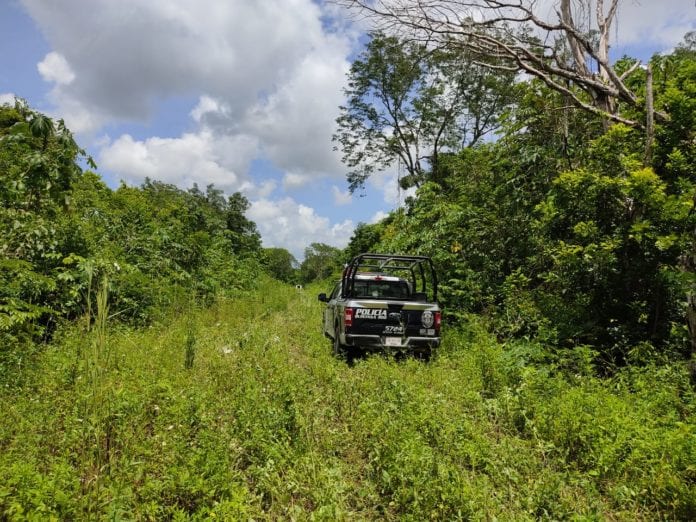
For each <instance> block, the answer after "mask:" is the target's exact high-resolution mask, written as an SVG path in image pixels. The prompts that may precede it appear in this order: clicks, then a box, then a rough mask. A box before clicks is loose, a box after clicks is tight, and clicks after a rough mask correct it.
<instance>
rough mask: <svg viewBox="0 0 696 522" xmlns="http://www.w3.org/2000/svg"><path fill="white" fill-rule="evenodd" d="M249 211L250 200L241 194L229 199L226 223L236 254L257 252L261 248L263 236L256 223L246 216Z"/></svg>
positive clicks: (238, 193) (236, 193)
mask: <svg viewBox="0 0 696 522" xmlns="http://www.w3.org/2000/svg"><path fill="white" fill-rule="evenodd" d="M248 209H249V200H248V199H247V198H245V197H244V196H243V195H242V194H241V193H240V192H235V193H234V194H232V195H231V196H230V197H229V198H227V208H226V209H225V221H226V223H227V230H228V231H229V233H230V236H231V239H232V242H233V245H234V247H233V248H234V253H236V254H243V253H247V254H248V253H252V252H257V251H258V250H259V249H260V248H261V236H260V235H259V233H258V231H257V230H256V223H254V222H253V221H250V220H249V219H247V217H246V216H245V212H246V211H247V210H248Z"/></svg>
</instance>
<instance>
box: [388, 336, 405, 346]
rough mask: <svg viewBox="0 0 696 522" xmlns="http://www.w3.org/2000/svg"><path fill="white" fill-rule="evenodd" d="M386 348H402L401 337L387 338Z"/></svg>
mask: <svg viewBox="0 0 696 522" xmlns="http://www.w3.org/2000/svg"><path fill="white" fill-rule="evenodd" d="M384 346H401V337H385V338H384Z"/></svg>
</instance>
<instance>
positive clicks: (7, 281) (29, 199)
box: [0, 101, 261, 379]
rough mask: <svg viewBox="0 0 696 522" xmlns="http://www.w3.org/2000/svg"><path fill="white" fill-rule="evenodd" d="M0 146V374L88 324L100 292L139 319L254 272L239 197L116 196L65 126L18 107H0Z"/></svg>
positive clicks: (127, 190)
mask: <svg viewBox="0 0 696 522" xmlns="http://www.w3.org/2000/svg"><path fill="white" fill-rule="evenodd" d="M0 140H1V141H0V144H1V145H2V146H1V147H0V172H2V177H0V199H1V201H0V203H1V206H0V228H1V229H2V231H3V233H2V243H0V267H1V268H2V271H1V272H0V283H1V284H0V345H2V351H1V352H0V376H1V377H0V378H3V379H4V378H9V379H11V378H12V374H13V373H14V371H15V368H14V365H16V364H20V363H21V361H22V359H23V357H24V356H25V355H26V354H27V353H28V352H30V351H31V347H32V346H33V343H34V342H35V341H38V340H41V339H43V340H48V339H50V336H51V334H52V332H53V330H54V329H55V327H56V325H57V323H59V322H60V321H62V320H65V319H76V318H78V317H80V318H82V320H83V321H84V323H85V324H86V325H87V328H89V325H90V323H91V322H92V321H93V319H94V311H95V310H96V295H97V291H98V289H99V288H100V287H101V286H102V285H106V287H107V290H108V293H109V307H110V311H111V314H112V315H113V316H114V317H115V318H116V319H117V320H118V321H122V322H127V323H131V324H146V323H147V322H149V321H150V320H151V319H152V318H153V317H154V316H155V315H156V314H157V313H158V312H159V311H162V310H168V309H169V308H170V307H172V306H176V305H178V304H181V303H184V302H187V301H188V300H190V297H191V295H192V294H193V295H194V296H196V297H197V298H198V299H199V300H201V301H204V302H211V300H212V299H213V298H214V297H215V296H216V295H219V294H225V293H228V292H230V291H234V290H235V289H240V288H246V287H248V286H249V285H250V284H251V283H252V280H253V278H254V276H255V275H256V274H257V272H258V267H257V264H256V263H252V262H248V258H249V257H250V256H253V255H255V254H258V253H259V252H260V250H261V242H260V238H259V235H258V233H257V232H256V226H255V224H254V223H251V222H250V221H249V220H247V219H246V217H245V216H244V212H245V210H246V209H247V207H248V202H247V200H246V199H245V198H244V196H242V195H241V194H234V195H232V196H230V197H228V198H226V197H225V196H224V195H223V194H222V192H221V191H219V190H217V189H215V188H214V187H213V186H212V185H211V186H208V187H207V189H206V191H205V192H203V191H201V190H199V189H198V187H196V186H194V187H193V188H191V189H189V190H181V189H178V188H176V187H174V186H172V185H166V184H163V183H159V182H156V181H149V180H147V181H146V182H145V183H144V184H143V185H142V186H141V187H128V186H126V185H121V186H120V187H119V188H118V189H116V190H111V189H110V188H108V187H107V186H106V185H105V184H104V183H103V181H101V179H100V178H99V176H98V175H97V174H95V173H93V172H91V171H87V172H84V173H83V171H82V169H81V168H80V165H79V163H78V160H79V158H80V157H81V156H82V157H84V151H82V150H81V149H80V148H79V147H78V146H77V144H76V143H75V142H74V140H73V139H72V136H71V134H70V132H69V131H68V130H67V129H66V128H65V125H64V124H63V122H62V121H61V122H58V124H54V122H53V121H51V119H49V118H48V117H46V116H44V115H42V114H40V113H37V112H36V111H33V110H31V109H30V108H29V107H27V106H26V104H25V103H23V102H21V101H18V102H17V103H16V105H15V106H14V107H10V106H7V105H6V106H3V107H0ZM87 159H88V161H89V163H90V164H91V165H90V166H92V167H94V165H93V164H92V163H91V160H90V159H89V158H87Z"/></svg>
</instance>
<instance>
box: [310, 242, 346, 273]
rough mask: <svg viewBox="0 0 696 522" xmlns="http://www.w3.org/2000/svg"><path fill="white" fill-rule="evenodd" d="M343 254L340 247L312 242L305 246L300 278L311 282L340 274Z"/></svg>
mask: <svg viewBox="0 0 696 522" xmlns="http://www.w3.org/2000/svg"><path fill="white" fill-rule="evenodd" d="M341 254H342V252H341V250H339V249H338V248H335V247H332V246H330V245H326V244H324V243H312V244H311V245H310V246H308V247H307V248H305V258H304V261H302V264H301V265H300V280H301V281H302V282H303V283H310V282H312V281H322V280H324V279H326V278H327V277H329V276H332V275H338V273H340V270H341V259H342V255H341Z"/></svg>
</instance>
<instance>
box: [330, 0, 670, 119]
mask: <svg viewBox="0 0 696 522" xmlns="http://www.w3.org/2000/svg"><path fill="white" fill-rule="evenodd" d="M335 1H336V3H338V4H339V5H343V6H345V7H346V8H348V9H350V10H351V11H353V12H356V13H359V14H360V15H362V16H366V17H368V18H370V19H371V20H372V21H373V22H374V23H375V25H376V27H377V28H378V29H379V30H382V31H384V32H385V33H387V34H400V35H403V36H404V38H406V39H408V40H411V41H416V42H427V43H428V44H429V45H431V46H435V47H438V48H441V49H460V50H462V51H467V52H468V53H470V54H471V55H472V56H473V57H475V63H477V64H480V65H482V66H485V67H490V68H493V69H502V70H506V71H511V72H512V71H514V72H523V73H526V74H528V75H531V76H533V77H536V78H539V79H541V80H542V81H543V82H544V83H546V85H548V86H549V87H551V88H552V89H554V90H556V91H558V92H561V93H563V94H564V95H566V96H567V97H568V99H569V100H571V101H572V103H574V104H575V105H576V106H578V107H581V108H583V109H585V110H588V111H591V112H594V113H596V114H600V115H601V116H602V117H604V118H606V119H607V120H610V121H614V122H622V123H625V124H628V125H630V126H639V125H640V124H641V122H639V121H638V120H634V119H630V118H626V117H624V116H622V115H621V114H620V111H619V110H618V109H619V104H618V102H622V103H625V104H627V105H628V106H630V107H638V106H639V105H641V104H642V100H641V98H640V96H639V95H638V94H637V93H636V91H634V90H632V89H631V88H630V87H629V86H628V84H627V82H626V79H627V78H628V77H629V75H630V74H631V73H633V72H634V71H635V70H636V69H637V68H638V66H639V65H640V63H639V62H638V61H635V62H634V63H633V64H632V66H631V67H630V68H628V69H626V70H624V71H623V72H621V73H620V72H619V71H617V70H616V69H615V68H614V66H612V64H611V63H609V37H610V34H611V27H612V23H613V22H614V19H615V16H616V13H617V9H618V5H619V0H609V5H608V6H607V7H605V4H604V0H594V1H593V0H579V1H578V2H576V3H575V4H574V5H575V8H574V5H573V3H571V0H558V1H557V2H556V9H555V14H556V16H555V19H553V18H551V19H549V18H544V17H542V16H540V15H539V14H538V11H537V7H538V6H537V5H536V2H534V1H530V0H527V1H524V0H429V1H427V2H424V1H422V0H374V1H373V0H335ZM593 8H594V9H593ZM592 11H594V16H592ZM591 20H594V22H595V27H594V28H592V29H589V30H588V29H586V27H587V26H588V24H589V23H590V21H591ZM491 28H496V29H497V31H491V30H490V29H491ZM575 87H577V88H578V89H580V91H581V93H582V94H581V93H580V92H578V91H577V90H576V89H575ZM655 114H656V116H658V117H659V118H660V119H665V118H666V117H667V116H666V114H664V113H663V112H661V111H656V113H655Z"/></svg>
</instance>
